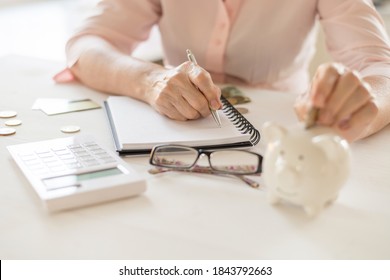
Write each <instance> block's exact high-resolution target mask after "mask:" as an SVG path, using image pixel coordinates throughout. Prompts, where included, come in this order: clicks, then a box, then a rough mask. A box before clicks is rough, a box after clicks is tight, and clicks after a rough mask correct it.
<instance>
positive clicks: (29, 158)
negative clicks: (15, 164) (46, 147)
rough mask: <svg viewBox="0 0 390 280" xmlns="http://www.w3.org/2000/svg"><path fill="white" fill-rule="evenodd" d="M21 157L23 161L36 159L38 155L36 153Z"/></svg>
mask: <svg viewBox="0 0 390 280" xmlns="http://www.w3.org/2000/svg"><path fill="white" fill-rule="evenodd" d="M20 158H21V159H22V160H23V161H30V160H35V159H37V156H36V155H34V154H29V155H23V156H20Z"/></svg>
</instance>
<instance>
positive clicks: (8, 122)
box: [5, 119, 22, 126]
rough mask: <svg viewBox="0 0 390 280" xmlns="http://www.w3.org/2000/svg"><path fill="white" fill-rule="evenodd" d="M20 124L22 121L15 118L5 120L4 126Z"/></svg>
mask: <svg viewBox="0 0 390 280" xmlns="http://www.w3.org/2000/svg"><path fill="white" fill-rule="evenodd" d="M21 124H22V121H21V120H17V119H13V120H8V121H6V122H5V125H6V126H18V125H21Z"/></svg>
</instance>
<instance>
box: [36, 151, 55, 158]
mask: <svg viewBox="0 0 390 280" xmlns="http://www.w3.org/2000/svg"><path fill="white" fill-rule="evenodd" d="M38 156H39V157H40V158H48V157H52V156H53V155H52V153H51V152H48V153H40V154H38Z"/></svg>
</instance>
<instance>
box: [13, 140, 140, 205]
mask: <svg viewBox="0 0 390 280" xmlns="http://www.w3.org/2000/svg"><path fill="white" fill-rule="evenodd" d="M7 149H8V151H9V152H10V154H11V156H12V158H13V159H14V160H15V162H16V163H17V165H18V166H19V168H20V169H21V170H22V172H23V174H24V175H25V176H26V178H27V179H28V181H29V182H30V183H31V185H32V186H33V188H34V189H35V191H36V193H37V194H38V196H39V197H40V199H41V200H42V201H43V203H44V205H45V206H46V208H47V209H48V210H49V211H60V210H65V209H69V208H76V207H81V206H86V205H91V204H96V203H101V202H105V201H111V200H115V199H120V198H125V197H131V196H135V195H138V194H140V193H142V192H144V191H145V190H146V181H145V180H144V178H142V177H141V176H140V175H139V174H137V173H136V172H135V171H134V170H133V169H132V168H131V167H130V166H129V165H128V164H127V163H126V162H125V161H124V160H122V159H121V158H120V157H119V156H118V155H117V154H115V153H114V152H111V151H110V150H108V149H106V148H103V147H102V146H101V145H100V144H98V143H97V142H96V141H94V140H92V138H91V137H88V136H84V137H66V138H57V139H51V140H46V141H39V142H31V143H25V144H18V145H12V146H8V147H7Z"/></svg>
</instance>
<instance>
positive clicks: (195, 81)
mask: <svg viewBox="0 0 390 280" xmlns="http://www.w3.org/2000/svg"><path fill="white" fill-rule="evenodd" d="M147 96H148V97H147V102H148V103H149V104H150V105H151V106H152V107H153V108H154V109H155V110H156V111H157V112H159V113H161V114H163V115H166V116H167V117H169V118H171V119H174V120H183V121H184V120H192V119H198V118H200V117H206V116H208V115H209V114H210V109H209V107H211V108H212V109H214V110H218V109H220V108H221V107H222V104H221V101H220V96H221V90H220V89H219V88H218V87H217V86H216V85H214V83H213V81H212V79H211V76H210V74H209V73H208V72H207V71H205V70H204V69H203V68H201V67H199V66H197V65H194V64H193V63H192V62H184V63H183V64H181V65H179V66H178V67H176V68H173V69H163V70H159V71H157V74H156V73H155V75H154V82H153V84H152V87H151V88H150V91H149V92H148V93H147Z"/></svg>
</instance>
